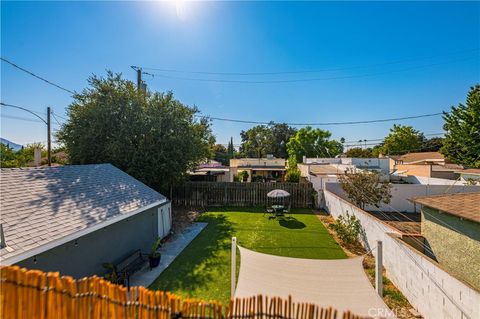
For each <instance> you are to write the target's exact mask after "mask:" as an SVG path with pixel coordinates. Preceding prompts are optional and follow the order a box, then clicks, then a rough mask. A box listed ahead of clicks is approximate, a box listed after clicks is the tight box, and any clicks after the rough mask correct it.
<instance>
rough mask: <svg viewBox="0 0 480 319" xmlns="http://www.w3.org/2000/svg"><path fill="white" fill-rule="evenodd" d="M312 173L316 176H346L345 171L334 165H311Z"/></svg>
mask: <svg viewBox="0 0 480 319" xmlns="http://www.w3.org/2000/svg"><path fill="white" fill-rule="evenodd" d="M310 173H312V174H314V175H336V174H340V175H344V174H345V171H344V170H341V169H339V168H337V167H335V166H333V165H310Z"/></svg>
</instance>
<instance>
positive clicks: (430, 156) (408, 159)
mask: <svg viewBox="0 0 480 319" xmlns="http://www.w3.org/2000/svg"><path fill="white" fill-rule="evenodd" d="M444 159H445V156H443V155H442V154H440V153H439V152H418V153H407V154H405V155H402V156H400V157H399V158H398V160H401V161H403V163H404V164H407V163H412V162H418V161H425V160H444Z"/></svg>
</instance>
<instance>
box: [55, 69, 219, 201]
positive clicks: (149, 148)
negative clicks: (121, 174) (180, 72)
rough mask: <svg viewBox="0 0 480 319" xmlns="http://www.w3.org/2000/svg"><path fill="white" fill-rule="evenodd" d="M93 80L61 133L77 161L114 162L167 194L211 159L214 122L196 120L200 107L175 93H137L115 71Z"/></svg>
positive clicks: (73, 105) (78, 98) (76, 100)
mask: <svg viewBox="0 0 480 319" xmlns="http://www.w3.org/2000/svg"><path fill="white" fill-rule="evenodd" d="M88 82H89V87H87V88H86V89H84V90H83V92H82V93H79V94H76V95H75V96H74V101H73V102H72V103H71V104H70V105H69V107H68V116H69V119H68V121H67V122H66V123H65V124H64V125H63V126H62V128H61V130H60V131H59V133H58V136H57V137H58V140H59V141H60V142H61V143H63V144H64V146H65V149H66V152H67V153H68V155H69V157H70V161H71V162H72V164H90V163H111V164H113V165H115V166H116V167H118V168H120V169H122V170H124V171H125V172H127V173H129V174H131V175H132V176H134V177H135V178H137V179H139V180H141V181H143V182H144V183H146V184H147V185H149V186H151V187H153V188H155V189H157V190H159V191H164V192H166V191H168V189H169V187H170V186H172V185H174V184H175V183H177V182H179V181H181V180H182V179H183V178H184V177H185V174H186V172H187V171H188V170H191V169H194V168H195V167H196V166H197V165H198V164H199V163H200V162H201V161H202V160H204V159H206V158H208V156H209V153H210V145H211V141H212V138H211V137H212V134H211V130H210V124H209V122H208V121H207V120H205V119H202V120H196V119H195V115H196V114H197V113H198V110H197V109H196V108H194V107H188V106H186V105H184V104H182V103H181V102H180V101H178V100H175V99H174V97H173V94H172V93H166V94H163V93H149V92H148V93H147V94H144V93H142V92H138V91H137V89H136V86H135V85H134V84H133V83H132V82H130V81H127V80H124V79H122V77H121V75H119V74H113V73H111V72H108V73H107V76H106V77H97V76H92V77H91V78H90V79H89V80H88Z"/></svg>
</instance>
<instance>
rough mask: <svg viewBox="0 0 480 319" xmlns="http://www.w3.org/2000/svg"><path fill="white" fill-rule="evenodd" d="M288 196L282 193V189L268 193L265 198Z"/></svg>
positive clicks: (287, 193) (285, 192) (284, 192)
mask: <svg viewBox="0 0 480 319" xmlns="http://www.w3.org/2000/svg"><path fill="white" fill-rule="evenodd" d="M288 196H290V193H289V192H287V191H284V190H283V189H274V190H273V191H270V192H268V194H267V197H270V198H284V197H288Z"/></svg>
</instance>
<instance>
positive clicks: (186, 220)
mask: <svg viewBox="0 0 480 319" xmlns="http://www.w3.org/2000/svg"><path fill="white" fill-rule="evenodd" d="M204 212H205V211H204V210H202V209H194V208H187V207H181V206H174V207H172V232H173V233H175V234H176V233H180V232H182V230H183V229H184V228H185V227H187V226H188V225H190V224H191V223H193V222H194V221H195V219H197V217H198V216H200V214H202V213H204Z"/></svg>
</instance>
